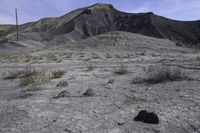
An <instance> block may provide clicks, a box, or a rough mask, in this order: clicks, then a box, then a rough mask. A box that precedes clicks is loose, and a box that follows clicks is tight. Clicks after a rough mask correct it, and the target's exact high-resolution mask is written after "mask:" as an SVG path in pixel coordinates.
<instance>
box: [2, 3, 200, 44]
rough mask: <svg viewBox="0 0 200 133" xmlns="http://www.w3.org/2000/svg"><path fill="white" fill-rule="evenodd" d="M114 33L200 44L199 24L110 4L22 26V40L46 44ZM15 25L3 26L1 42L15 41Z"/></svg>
mask: <svg viewBox="0 0 200 133" xmlns="http://www.w3.org/2000/svg"><path fill="white" fill-rule="evenodd" d="M111 31H125V32H131V33H137V34H141V35H146V36H151V37H156V38H163V39H169V40H172V41H181V42H184V43H190V44H193V45H196V44H198V43H200V21H176V20H171V19H168V18H165V17H162V16H158V15H155V14H154V13H152V12H148V13H125V12H121V11H118V10H116V9H115V8H114V7H113V6H112V5H110V4H100V3H97V4H94V5H92V6H89V7H85V8H81V9H77V10H74V11H72V12H70V13H68V14H66V15H64V16H61V17H56V18H44V19H41V20H39V21H37V22H30V23H26V24H23V25H20V40H21V41H27V40H31V41H34V42H38V43H43V44H45V43H46V44H47V43H48V44H53V43H57V44H58V43H66V42H74V41H78V40H82V39H85V38H88V37H91V36H96V35H99V34H102V33H107V32H111ZM15 36H16V35H15V26H13V25H0V38H1V39H0V43H5V42H9V41H14V40H15Z"/></svg>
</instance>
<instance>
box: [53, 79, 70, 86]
mask: <svg viewBox="0 0 200 133" xmlns="http://www.w3.org/2000/svg"><path fill="white" fill-rule="evenodd" d="M68 85H69V84H68V82H67V81H64V80H63V81H60V82H59V83H58V84H57V85H56V86H57V87H66V86H68Z"/></svg>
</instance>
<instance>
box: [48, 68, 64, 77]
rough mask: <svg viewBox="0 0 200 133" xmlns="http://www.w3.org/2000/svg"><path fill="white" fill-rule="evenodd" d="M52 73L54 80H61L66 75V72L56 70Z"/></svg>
mask: <svg viewBox="0 0 200 133" xmlns="http://www.w3.org/2000/svg"><path fill="white" fill-rule="evenodd" d="M51 73H52V78H53V79H57V78H61V77H62V76H63V75H64V74H65V71H63V70H56V71H52V72H51Z"/></svg>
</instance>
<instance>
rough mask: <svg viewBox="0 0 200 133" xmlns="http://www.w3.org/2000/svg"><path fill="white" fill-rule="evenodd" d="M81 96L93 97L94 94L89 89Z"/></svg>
mask: <svg viewBox="0 0 200 133" xmlns="http://www.w3.org/2000/svg"><path fill="white" fill-rule="evenodd" d="M83 95H84V96H87V97H89V96H94V95H95V93H94V91H93V90H92V89H90V88H89V89H87V90H86V91H85V92H84V93H83Z"/></svg>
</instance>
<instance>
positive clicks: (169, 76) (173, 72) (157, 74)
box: [144, 65, 187, 84]
mask: <svg viewBox="0 0 200 133" xmlns="http://www.w3.org/2000/svg"><path fill="white" fill-rule="evenodd" d="M153 69H154V70H153V71H150V72H149V71H148V74H147V78H146V79H145V80H144V81H145V82H147V83H150V84H155V83H162V82H165V81H176V80H181V79H187V77H186V76H185V74H184V73H183V72H182V71H181V70H180V69H179V68H177V67H172V66H164V65H162V66H156V67H155V68H153Z"/></svg>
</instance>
